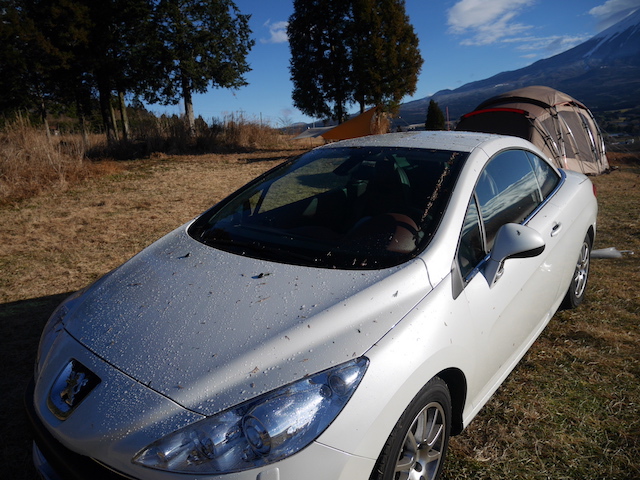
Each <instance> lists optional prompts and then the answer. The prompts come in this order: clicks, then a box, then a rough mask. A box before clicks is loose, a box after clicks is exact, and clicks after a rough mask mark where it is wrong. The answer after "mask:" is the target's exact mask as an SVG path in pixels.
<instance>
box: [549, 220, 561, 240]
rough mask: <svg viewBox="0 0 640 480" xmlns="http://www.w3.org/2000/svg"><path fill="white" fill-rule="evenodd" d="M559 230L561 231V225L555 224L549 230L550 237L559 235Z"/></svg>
mask: <svg viewBox="0 0 640 480" xmlns="http://www.w3.org/2000/svg"><path fill="white" fill-rule="evenodd" d="M560 230H562V224H561V223H559V222H558V223H555V224H554V225H553V227H552V228H551V236H552V237H555V236H556V235H558V234H559V233H560Z"/></svg>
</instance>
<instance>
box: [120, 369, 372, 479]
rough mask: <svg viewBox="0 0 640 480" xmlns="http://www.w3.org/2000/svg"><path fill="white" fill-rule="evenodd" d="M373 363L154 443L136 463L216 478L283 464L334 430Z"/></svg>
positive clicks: (307, 382)
mask: <svg viewBox="0 0 640 480" xmlns="http://www.w3.org/2000/svg"><path fill="white" fill-rule="evenodd" d="M368 363H369V361H368V360H367V359H366V358H360V359H357V360H352V361H350V362H347V363H344V364H342V365H339V366H337V367H334V368H331V369H329V370H325V371H324V372H321V373H318V374H315V375H313V376H309V377H306V378H304V379H302V380H299V381H297V382H295V383H292V384H290V385H287V386H284V387H282V388H279V389H277V390H274V391H272V392H269V393H266V394H264V395H261V396H259V397H257V398H254V399H252V400H249V401H247V402H244V403H242V404H240V405H238V406H236V407H233V408H230V409H228V410H225V411H223V412H220V413H218V414H216V415H213V416H211V417H208V418H206V419H204V420H200V421H199V422H196V423H194V424H192V425H189V426H187V427H185V428H182V429H180V430H177V431H175V432H173V433H171V434H169V435H167V436H165V437H163V438H161V439H160V440H157V441H156V442H154V443H152V444H151V445H149V446H148V447H146V448H145V449H144V450H142V451H141V452H139V453H138V454H137V455H136V456H135V457H134V458H133V462H134V463H137V464H140V465H144V466H145V467H150V468H155V469H159V470H165V471H171V472H180V473H198V474H217V473H230V472H237V471H241V470H247V469H250V468H256V467H260V466H262V465H266V464H269V463H273V462H276V461H278V460H282V459H283V458H286V457H288V456H290V455H293V454H294V453H296V452H298V451H300V450H302V449H303V448H305V447H306V446H307V445H309V444H310V443H311V442H312V441H314V440H315V439H316V438H318V436H319V435H320V434H321V433H322V432H323V431H324V430H325V429H326V428H327V427H328V426H329V424H330V423H331V422H332V421H333V420H334V419H335V418H336V416H337V415H338V414H339V413H340V411H341V410H342V408H343V407H344V406H345V404H346V403H347V401H348V400H349V398H351V395H353V392H354V391H355V389H356V387H357V386H358V384H359V383H360V380H361V379H362V376H363V375H364V372H365V370H366V368H367V365H368Z"/></svg>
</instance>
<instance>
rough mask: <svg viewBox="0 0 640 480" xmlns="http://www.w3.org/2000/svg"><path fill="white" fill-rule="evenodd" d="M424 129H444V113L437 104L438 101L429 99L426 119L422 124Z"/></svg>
mask: <svg viewBox="0 0 640 480" xmlns="http://www.w3.org/2000/svg"><path fill="white" fill-rule="evenodd" d="M424 128H425V130H446V129H447V127H446V122H445V119H444V114H443V113H442V110H441V109H440V107H439V106H438V102H436V101H434V100H431V101H429V108H428V109H427V119H426V121H425V124H424Z"/></svg>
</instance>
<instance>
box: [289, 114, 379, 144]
mask: <svg viewBox="0 0 640 480" xmlns="http://www.w3.org/2000/svg"><path fill="white" fill-rule="evenodd" d="M387 129H388V121H387V116H386V114H385V113H384V112H383V111H382V109H381V108H380V107H372V108H370V109H369V110H367V111H366V112H364V113H361V114H360V115H357V116H355V117H353V118H350V119H349V120H347V121H346V122H344V123H341V124H339V125H336V126H335V127H321V128H313V129H307V130H306V131H304V132H302V133H301V134H300V135H298V136H297V137H296V138H294V140H299V139H302V138H309V137H322V138H324V139H325V140H327V141H336V140H346V139H348V138H356V137H364V136H367V135H376V134H379V133H386V130H387Z"/></svg>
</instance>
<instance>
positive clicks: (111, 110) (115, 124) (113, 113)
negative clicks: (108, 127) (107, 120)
mask: <svg viewBox="0 0 640 480" xmlns="http://www.w3.org/2000/svg"><path fill="white" fill-rule="evenodd" d="M111 100H112V99H111V94H109V115H111V123H112V124H113V135H114V136H115V137H116V140H120V137H119V136H118V120H116V111H115V109H114V108H113V102H112V101H111Z"/></svg>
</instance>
